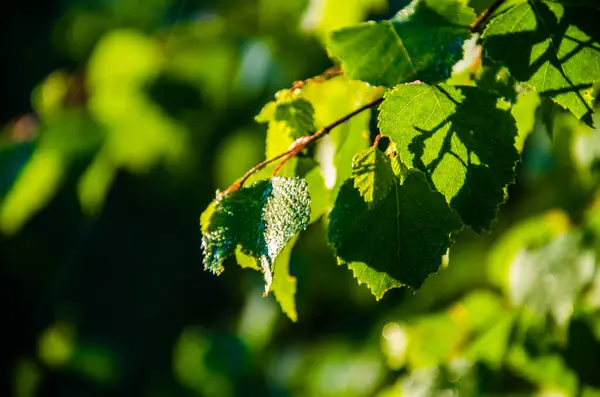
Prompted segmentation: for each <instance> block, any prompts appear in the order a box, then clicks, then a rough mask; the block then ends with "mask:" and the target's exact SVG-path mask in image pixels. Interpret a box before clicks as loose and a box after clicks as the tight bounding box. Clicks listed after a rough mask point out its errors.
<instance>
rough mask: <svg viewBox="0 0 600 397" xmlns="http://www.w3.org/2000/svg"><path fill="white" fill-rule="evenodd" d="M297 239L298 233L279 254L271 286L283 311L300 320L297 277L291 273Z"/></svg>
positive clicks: (291, 317) (291, 318)
mask: <svg viewBox="0 0 600 397" xmlns="http://www.w3.org/2000/svg"><path fill="white" fill-rule="evenodd" d="M297 239H298V237H297V235H296V237H294V238H292V240H291V241H290V242H289V243H288V244H287V245H286V246H285V248H284V249H283V250H282V251H281V253H280V254H279V255H278V256H277V259H275V265H274V267H273V273H274V274H273V285H272V286H271V290H272V291H273V294H274V295H275V299H276V300H277V302H279V305H280V306H281V311H283V312H284V313H285V314H286V315H287V316H288V317H289V318H290V320H292V321H294V322H296V321H298V313H297V312H296V277H294V276H292V275H291V274H290V259H291V256H292V248H293V247H294V244H295V243H296V240H297Z"/></svg>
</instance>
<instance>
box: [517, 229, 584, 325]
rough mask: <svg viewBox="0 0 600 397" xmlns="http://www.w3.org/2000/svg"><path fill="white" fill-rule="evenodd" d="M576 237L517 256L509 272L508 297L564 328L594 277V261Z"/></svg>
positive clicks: (566, 235)
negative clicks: (551, 319) (552, 319)
mask: <svg viewBox="0 0 600 397" xmlns="http://www.w3.org/2000/svg"><path fill="white" fill-rule="evenodd" d="M582 239H583V237H582V236H581V235H580V234H579V233H567V234H563V235H560V236H558V237H557V238H555V239H554V240H552V241H551V242H550V243H549V244H548V245H546V246H544V247H542V248H541V249H539V250H528V249H524V250H521V251H519V252H518V253H517V255H516V256H515V258H514V259H513V261H512V264H511V266H510V269H509V279H508V283H509V295H510V298H511V300H512V301H513V302H514V303H515V304H519V305H523V306H525V307H527V308H528V309H530V310H531V311H533V312H535V313H537V314H538V315H540V316H545V315H546V314H550V315H552V317H553V318H554V320H555V321H556V323H557V324H558V325H560V326H561V327H564V326H566V325H567V324H568V322H569V320H570V318H571V315H572V313H573V310H574V304H575V300H576V299H577V297H578V296H579V294H580V293H581V292H582V290H583V288H584V287H585V286H586V285H587V284H588V283H590V282H591V280H592V278H593V276H594V270H595V263H596V258H595V254H594V253H593V251H592V250H590V249H585V248H583V246H582V244H583V241H582Z"/></svg>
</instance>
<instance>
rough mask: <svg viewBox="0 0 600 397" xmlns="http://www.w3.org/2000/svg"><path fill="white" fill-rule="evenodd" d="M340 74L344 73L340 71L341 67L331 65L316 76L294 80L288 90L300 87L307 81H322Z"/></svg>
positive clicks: (307, 82)
mask: <svg viewBox="0 0 600 397" xmlns="http://www.w3.org/2000/svg"><path fill="white" fill-rule="evenodd" d="M342 74H344V72H342V68H341V67H340V66H339V65H338V66H332V67H330V68H329V69H327V70H325V71H324V72H323V73H321V74H320V75H318V76H314V77H311V78H309V79H306V80H298V81H294V83H293V84H292V87H291V88H290V91H295V90H297V89H300V88H302V87H304V86H305V85H307V84H309V83H322V82H324V81H327V80H330V79H332V78H334V77H336V76H341V75H342Z"/></svg>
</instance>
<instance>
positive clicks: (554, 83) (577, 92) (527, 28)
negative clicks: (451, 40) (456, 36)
mask: <svg viewBox="0 0 600 397" xmlns="http://www.w3.org/2000/svg"><path fill="white" fill-rule="evenodd" d="M598 20H600V11H599V10H598V9H597V8H593V7H589V8H588V7H573V6H567V5H561V4H559V3H557V2H555V1H545V0H544V1H542V0H536V1H531V0H530V1H527V2H524V3H522V4H519V5H517V6H515V7H513V8H511V9H509V10H508V11H507V12H505V13H503V14H501V15H499V16H498V17H496V18H494V19H493V20H492V21H491V22H490V23H489V25H488V26H487V28H486V29H485V31H484V34H483V36H484V38H485V41H484V48H485V50H486V51H487V53H488V54H489V55H490V56H491V57H492V58H493V59H494V60H497V61H499V62H502V63H504V64H505V65H506V66H508V68H509V69H510V72H511V74H512V76H513V77H515V78H516V79H517V80H519V81H525V82H528V83H529V84H531V85H532V86H533V87H534V88H535V89H536V90H537V92H538V93H539V94H540V95H541V96H545V97H550V98H552V99H553V100H554V101H555V102H557V103H558V104H559V105H561V106H562V107H564V108H566V109H568V110H570V111H571V112H573V114H575V116H577V118H579V119H583V120H584V121H586V122H587V123H588V124H591V123H592V120H591V114H592V113H593V109H592V85H593V83H594V81H595V80H597V79H598V78H600V43H599V41H600V40H599V38H600V31H598V28H597V24H596V23H595V22H594V21H598Z"/></svg>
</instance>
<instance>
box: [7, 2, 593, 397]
mask: <svg viewBox="0 0 600 397" xmlns="http://www.w3.org/2000/svg"><path fill="white" fill-rule="evenodd" d="M471 3H472V5H473V6H474V7H475V9H476V11H477V12H480V11H481V10H482V9H484V8H485V7H486V6H487V5H488V4H489V3H490V2H489V1H484V0H480V1H473V2H471ZM405 4H406V1H390V2H389V3H386V2H384V1H380V0H372V1H351V2H350V1H345V2H340V1H333V0H319V1H313V0H311V1H308V0H290V1H277V0H252V1H240V0H225V1H215V0H206V1H201V0H185V1H175V0H151V1H144V2H140V1H134V0H122V1H88V0H64V1H61V2H43V1H40V0H28V1H24V2H19V3H18V4H16V5H15V8H14V9H7V10H6V12H5V13H3V15H2V16H1V18H2V20H3V23H2V24H0V26H1V29H3V31H2V35H1V36H0V37H2V38H3V45H4V47H3V49H4V50H5V56H4V57H3V61H2V68H3V69H2V71H3V73H2V74H1V76H2V77H1V78H2V79H3V80H2V81H3V87H6V89H5V90H2V95H4V96H5V100H4V101H3V103H5V104H7V105H6V106H5V107H3V109H2V113H1V114H2V120H0V121H1V122H2V123H3V125H4V127H3V129H2V131H1V132H0V272H1V274H0V297H1V298H2V301H3V302H4V308H5V309H4V314H5V315H4V316H3V321H2V323H3V324H4V325H5V330H6V332H5V333H4V335H5V336H4V337H3V338H2V340H1V341H0V346H1V348H0V357H1V362H2V371H1V376H2V383H1V386H0V395H3V396H16V397H33V396H67V395H69V396H71V395H77V396H83V397H85V396H100V395H111V396H120V395H123V396H137V395H143V396H151V397H155V396H156V397H158V396H186V397H187V396H292V395H293V396H350V397H351V396H382V397H383V396H385V397H388V396H400V395H402V396H434V395H435V396H446V395H460V396H482V395H503V396H504V395H518V396H527V395H532V396H533V395H536V396H542V395H546V396H549V395H553V396H556V395H563V396H586V397H587V396H597V395H600V380H599V379H600V378H599V377H598V375H597V374H598V373H600V271H599V269H600V267H599V266H598V260H597V257H598V255H599V254H600V189H599V188H600V172H599V171H600V167H599V166H600V141H599V139H600V138H599V137H600V131H599V130H598V127H596V129H593V128H590V127H588V126H586V125H584V124H582V123H580V122H579V121H578V120H576V119H575V117H573V116H571V115H570V114H568V113H566V112H564V111H562V110H561V109H560V108H558V107H557V106H555V105H553V104H552V103H549V102H547V101H546V100H545V99H540V98H539V97H538V96H537V95H536V94H534V93H528V92H521V93H520V94H519V96H518V97H517V98H507V100H509V101H512V100H516V103H517V105H516V106H515V107H514V108H513V114H514V115H515V117H516V118H517V121H518V129H519V137H520V140H519V141H518V142H517V148H518V149H519V151H520V152H522V154H523V160H522V162H521V163H520V164H519V166H518V173H517V175H518V177H517V180H516V183H515V185H511V186H510V187H509V189H508V191H507V192H506V194H507V197H508V201H507V203H506V204H505V205H503V206H502V207H501V211H500V214H499V217H498V221H497V222H496V223H495V224H494V225H493V227H492V232H491V233H490V234H486V235H483V236H475V235H474V234H473V233H471V232H468V231H465V232H463V233H461V234H460V235H459V236H458V238H457V242H456V244H455V245H454V246H453V248H452V249H451V250H450V254H449V263H448V265H447V267H445V268H444V269H443V270H440V272H439V273H438V274H437V275H436V276H433V277H431V278H429V279H428V280H427V281H426V282H425V284H424V286H423V287H422V288H421V289H419V290H418V291H413V290H406V289H402V290H394V291H391V292H389V293H388V294H387V295H386V296H385V297H384V298H383V299H382V300H380V301H379V302H376V301H375V299H374V298H373V297H372V295H371V294H370V293H369V291H368V289H367V287H366V286H360V287H357V286H356V283H355V280H354V279H353V276H352V272H350V271H348V270H347V269H345V268H344V267H342V266H338V265H337V264H336V263H335V260H334V259H333V258H334V257H333V253H332V250H331V248H330V247H327V246H326V245H325V244H324V243H323V242H324V241H325V238H324V233H325V230H326V228H325V227H324V223H325V222H326V221H325V220H324V219H323V218H322V219H321V220H318V219H317V218H318V216H316V217H314V219H311V222H312V223H311V226H309V228H308V230H307V231H306V232H305V233H302V234H301V235H300V236H299V237H298V240H297V243H296V245H295V247H294V249H293V250H292V252H291V253H286V256H287V254H289V258H285V259H286V264H287V265H288V266H289V270H290V274H291V275H292V276H294V277H296V278H297V280H293V282H292V281H290V280H291V279H288V280H287V281H289V282H291V283H292V284H293V285H294V286H295V289H296V303H295V307H293V308H292V307H291V306H290V303H289V301H288V302H287V303H284V302H280V303H281V305H282V306H284V305H287V307H288V309H287V310H286V313H287V314H288V315H290V313H293V315H290V317H291V318H293V319H296V318H295V316H294V315H296V314H297V318H298V322H296V323H294V322H292V321H290V319H288V317H286V315H285V314H282V313H281V312H280V310H279V308H278V307H277V306H278V305H277V303H276V302H275V298H274V297H273V296H269V297H266V298H263V297H262V296H261V294H262V287H263V281H262V277H261V275H260V274H259V273H257V272H250V271H247V270H243V269H240V268H239V267H238V266H235V260H234V259H233V258H231V259H230V260H228V261H226V263H225V267H226V268H227V272H225V273H224V275H223V276H221V277H220V278H216V277H214V276H212V275H211V274H209V273H205V272H203V271H202V258H201V254H200V234H199V230H198V225H197V219H198V216H199V214H200V213H201V212H202V210H203V209H204V208H205V207H206V206H207V204H208V203H209V202H210V201H211V200H212V198H213V197H214V192H215V191H216V190H217V189H223V188H225V187H227V186H228V185H229V184H230V183H231V182H232V181H233V180H234V179H235V178H237V177H239V176H240V175H241V174H242V173H243V172H244V171H245V170H246V169H248V168H249V167H251V166H252V165H253V164H255V163H256V162H257V161H260V160H261V159H262V158H263V156H264V153H265V146H264V143H263V142H264V139H265V136H266V133H267V125H266V124H258V123H256V122H255V121H254V119H253V118H254V116H255V115H257V114H258V113H259V112H260V110H261V109H262V107H263V105H264V104H265V103H267V102H268V101H270V100H272V99H273V93H274V92H277V91H278V90H282V89H286V88H289V87H290V86H291V85H292V82H293V81H296V80H302V79H305V78H308V77H310V76H314V75H317V74H319V73H321V72H322V71H323V70H324V69H326V68H327V67H329V66H330V64H329V61H328V60H327V57H326V54H325V51H324V47H323V40H324V38H325V36H326V35H327V33H328V32H329V31H331V30H332V29H337V28H339V27H342V26H346V25H349V24H352V23H355V22H358V21H360V20H364V19H385V18H389V17H390V16H391V15H393V14H394V13H395V12H396V11H397V10H398V9H400V8H401V7H403V6H404V5H405ZM478 73H481V74H478V75H477V76H475V78H476V79H478V83H479V84H489V86H490V87H491V89H495V90H497V91H498V92H502V90H503V89H505V87H506V86H509V85H511V84H513V82H512V81H511V79H510V76H507V75H506V73H505V72H503V71H502V70H501V68H497V67H496V66H495V65H491V64H490V63H489V62H488V61H486V59H485V58H484V59H483V66H482V67H481V69H480V70H479V72H478ZM456 78H457V79H458V78H459V77H456ZM460 78H464V76H462V77H460ZM486 79H487V80H486ZM352 84H356V86H355V87H351V88H348V87H349V85H352ZM359 85H361V86H362V83H349V82H348V81H347V80H346V79H345V78H343V77H339V78H335V79H332V80H329V81H327V82H325V83H322V84H321V85H319V86H318V88H315V86H308V87H306V89H305V90H303V93H302V95H303V96H304V97H305V98H306V99H308V100H310V102H311V103H313V104H317V103H320V105H316V106H315V118H314V123H315V126H316V127H317V128H319V127H321V126H323V125H325V124H327V123H329V122H331V120H335V119H336V118H337V117H339V116H340V115H341V114H344V113H346V112H347V111H348V110H347V109H348V108H349V107H352V106H355V105H356V103H358V102H361V101H364V99H365V98H366V97H368V96H370V95H372V92H371V91H372V88H368V87H362V88H360V87H359ZM350 94H352V95H354V96H352V95H350ZM325 104H327V105H325ZM533 109H536V112H535V118H532V117H530V115H531V110H533ZM370 119H371V117H370V115H369V114H367V113H365V115H363V116H360V117H358V118H356V119H353V121H352V122H351V123H347V124H344V125H343V126H341V127H340V128H339V129H337V130H334V132H333V133H332V134H331V137H330V138H331V139H327V140H323V142H322V144H321V146H320V148H319V150H320V152H319V154H318V157H319V159H320V164H319V167H318V168H312V171H311V169H310V167H308V170H307V174H306V179H307V180H308V182H309V189H310V191H311V194H313V192H321V193H322V194H314V196H315V197H320V198H321V201H320V202H319V201H313V202H312V203H311V205H312V212H313V215H314V214H323V212H324V211H325V210H326V208H327V206H328V202H330V201H331V200H332V199H333V198H335V192H336V191H337V189H339V187H340V186H341V182H342V181H343V180H344V179H346V178H347V177H348V176H349V175H350V173H351V158H352V155H353V154H354V153H355V152H356V151H358V150H360V149H362V148H364V147H365V145H367V144H368V143H367V142H368V141H367V137H368V135H369V134H368V133H369V131H370V133H371V134H372V133H373V129H372V122H371V121H370ZM596 119H597V120H596V125H599V124H600V123H599V122H598V112H596ZM349 135H353V136H360V137H361V138H360V139H354V140H351V141H348V142H350V143H351V144H352V145H355V146H353V147H348V148H346V146H343V147H344V150H342V151H338V153H340V154H339V155H338V156H337V158H333V156H332V155H331V154H332V153H333V151H332V150H331V145H335V146H334V147H340V146H339V145H344V142H346V141H345V137H346V136H349ZM328 145H329V149H328ZM346 149H347V150H346ZM303 162H304V160H303V159H302V158H299V165H298V166H299V167H301V166H305V165H302V164H303ZM316 169H320V170H321V171H322V172H323V177H321V173H320V172H315V171H314V170H316ZM284 281H285V280H284ZM284 281H282V282H284Z"/></svg>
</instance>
